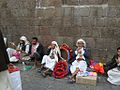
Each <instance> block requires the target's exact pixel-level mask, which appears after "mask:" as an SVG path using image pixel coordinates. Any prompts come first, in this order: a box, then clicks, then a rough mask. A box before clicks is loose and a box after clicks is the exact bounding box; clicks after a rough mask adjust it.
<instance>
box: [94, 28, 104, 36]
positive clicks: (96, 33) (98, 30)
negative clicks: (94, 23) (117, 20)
mask: <svg viewBox="0 0 120 90" xmlns="http://www.w3.org/2000/svg"><path fill="white" fill-rule="evenodd" d="M102 29H104V28H103V27H94V28H93V29H92V37H94V38H101V31H102Z"/></svg>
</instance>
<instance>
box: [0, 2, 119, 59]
mask: <svg viewBox="0 0 120 90" xmlns="http://www.w3.org/2000/svg"><path fill="white" fill-rule="evenodd" d="M39 1H41V0H37V3H36V1H35V0H0V29H1V30H2V32H3V34H4V36H6V37H7V38H8V41H14V40H15V41H16V42H17V41H18V39H19V37H20V36H21V35H26V36H27V37H28V38H29V40H30V39H31V37H33V36H37V37H38V38H39V40H40V41H41V43H42V44H43V45H44V46H45V47H47V46H48V44H49V43H50V42H51V41H52V40H57V41H58V43H59V44H61V43H63V42H65V43H67V44H68V45H70V46H71V47H72V48H73V49H75V42H76V40H77V39H79V38H83V39H85V41H86V43H87V48H88V49H90V52H91V56H92V57H93V58H94V59H96V60H101V59H102V58H105V60H110V58H111V57H112V56H113V54H114V53H115V51H116V48H117V47H118V46H120V0H42V1H41V2H40V3H38V2H39Z"/></svg>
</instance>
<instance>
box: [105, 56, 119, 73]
mask: <svg viewBox="0 0 120 90" xmlns="http://www.w3.org/2000/svg"><path fill="white" fill-rule="evenodd" d="M116 59H118V55H114V56H113V58H112V60H111V61H109V62H107V63H106V66H105V71H106V72H107V71H108V70H110V69H113V68H115V67H117V62H116Z"/></svg>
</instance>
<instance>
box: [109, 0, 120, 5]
mask: <svg viewBox="0 0 120 90" xmlns="http://www.w3.org/2000/svg"><path fill="white" fill-rule="evenodd" d="M108 4H109V5H114V6H116V5H120V0H108Z"/></svg>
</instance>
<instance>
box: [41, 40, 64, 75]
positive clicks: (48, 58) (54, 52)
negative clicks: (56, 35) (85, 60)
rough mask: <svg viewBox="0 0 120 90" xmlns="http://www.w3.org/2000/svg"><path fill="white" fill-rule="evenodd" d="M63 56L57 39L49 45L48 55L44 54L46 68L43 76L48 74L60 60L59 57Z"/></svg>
mask: <svg viewBox="0 0 120 90" xmlns="http://www.w3.org/2000/svg"><path fill="white" fill-rule="evenodd" d="M59 58H61V59H62V57H61V52H60V49H59V46H58V44H57V42H56V41H52V42H51V45H50V46H49V47H48V51H47V55H44V56H43V59H42V62H41V64H42V67H41V68H43V67H45V68H46V70H45V71H44V72H43V74H42V75H43V76H46V75H47V73H48V72H50V71H53V69H54V67H55V64H56V63H57V62H58V59H59Z"/></svg>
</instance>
